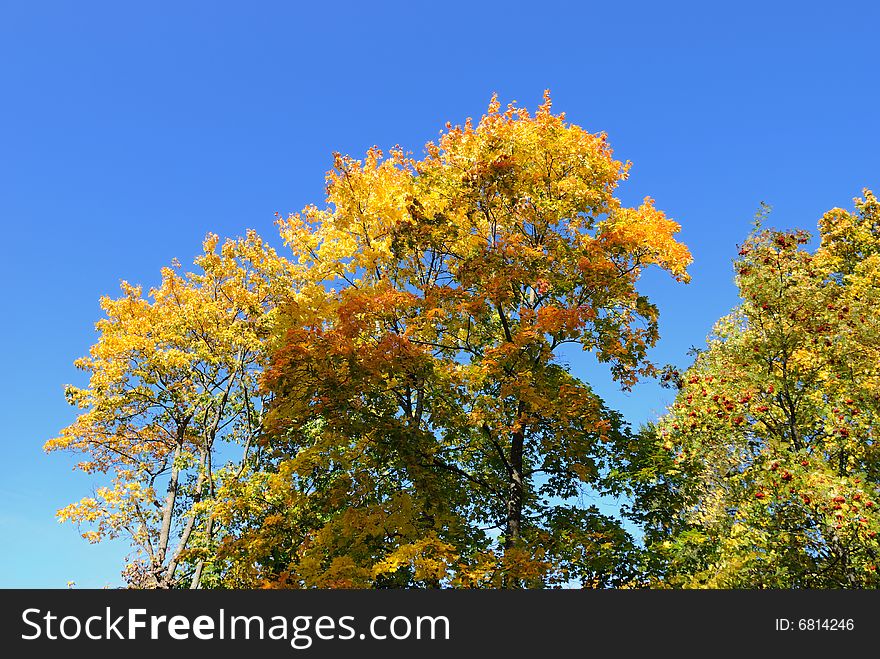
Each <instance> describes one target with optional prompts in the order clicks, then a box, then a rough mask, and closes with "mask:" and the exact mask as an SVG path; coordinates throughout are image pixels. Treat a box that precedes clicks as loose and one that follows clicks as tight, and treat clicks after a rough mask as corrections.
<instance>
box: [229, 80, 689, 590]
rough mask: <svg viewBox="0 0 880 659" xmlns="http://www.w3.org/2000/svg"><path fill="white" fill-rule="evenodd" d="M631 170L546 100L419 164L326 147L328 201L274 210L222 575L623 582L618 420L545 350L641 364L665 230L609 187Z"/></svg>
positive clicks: (662, 220) (451, 133) (680, 259)
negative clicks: (260, 434) (642, 289)
mask: <svg viewBox="0 0 880 659" xmlns="http://www.w3.org/2000/svg"><path fill="white" fill-rule="evenodd" d="M628 168H629V165H628V164H624V163H622V162H620V161H617V160H615V159H614V158H613V155H612V151H611V149H610V147H609V146H608V144H607V141H606V137H605V135H604V134H598V135H594V134H591V133H588V132H587V131H585V130H583V129H582V128H580V127H579V126H576V125H572V124H570V123H566V122H565V117H564V115H562V114H554V113H553V112H552V111H551V104H550V99H549V96H546V97H545V101H544V103H543V104H542V105H541V106H540V107H539V108H538V109H537V111H536V112H535V113H534V114H530V113H529V112H528V111H526V110H525V109H522V108H518V107H515V106H514V105H510V106H508V107H507V109H502V108H501V106H500V104H499V103H498V101H497V100H496V99H494V98H493V100H492V102H491V104H490V106H489V109H488V112H487V113H486V115H485V116H483V117H482V119H481V120H480V121H479V122H478V123H476V124H474V123H473V122H471V121H470V120H468V121H467V122H466V123H465V124H464V125H463V126H455V127H453V126H451V125H447V128H446V131H445V132H443V133H442V135H441V137H440V139H439V141H438V142H437V143H429V144H428V145H427V147H426V154H425V156H424V157H423V158H422V159H414V158H412V157H411V156H409V155H407V154H405V153H403V152H402V151H401V150H400V149H394V150H392V151H391V152H390V153H389V154H388V155H387V156H386V155H385V154H383V153H382V152H381V151H380V150H379V149H377V148H373V149H371V150H370V151H369V152H368V153H367V155H366V157H365V158H364V159H363V160H355V159H353V158H350V157H346V156H341V155H338V156H336V159H335V163H334V168H333V169H332V170H331V171H330V172H329V174H328V177H327V207H326V208H323V209H320V208H318V207H314V206H312V207H308V208H306V209H305V210H304V211H303V212H302V213H299V214H294V215H292V216H290V217H288V218H285V219H284V220H283V221H281V223H280V226H281V231H282V235H283V237H284V239H285V241H286V243H287V245H288V246H289V247H290V249H291V250H292V252H293V254H294V259H293V260H294V262H295V264H296V278H297V280H298V281H299V282H301V283H300V285H299V287H298V288H297V290H296V292H295V294H294V295H293V296H292V299H291V300H290V301H289V302H288V303H287V304H286V305H285V306H284V307H283V309H281V312H280V313H279V315H278V318H277V323H276V324H275V328H274V333H273V337H272V338H271V340H270V341H269V344H270V346H271V347H270V352H271V354H272V359H271V362H270V364H269V366H268V367H267V370H266V373H265V384H266V387H267V389H268V390H269V391H271V392H272V395H273V403H272V406H271V410H270V414H269V421H268V427H269V429H270V432H268V433H267V434H266V435H265V437H264V438H263V442H264V445H265V453H264V455H265V456H266V461H265V463H264V464H262V465H260V466H258V467H256V468H255V470H254V472H253V473H252V475H251V477H250V478H249V479H247V481H246V482H244V481H242V482H239V483H236V484H235V486H234V487H231V488H229V489H228V490H227V491H226V492H225V493H224V496H223V497H222V503H220V504H219V505H218V508H217V509H218V512H217V514H218V518H220V517H222V519H223V521H224V524H225V525H226V526H227V528H229V529H230V532H229V534H228V535H227V536H226V542H225V543H224V544H223V545H222V546H221V547H220V550H219V553H220V556H221V558H222V560H223V561H226V563H225V568H224V570H225V574H226V576H227V581H226V583H227V584H230V585H238V586H242V585H244V586H253V585H261V586H279V587H285V586H294V587H297V586H299V587H301V586H320V587H371V586H372V587H383V586H393V585H422V586H440V585H451V586H468V587H478V586H505V587H520V586H532V587H544V586H552V585H560V584H564V583H569V582H572V581H575V582H578V583H581V584H582V585H585V586H607V585H622V584H624V583H627V582H629V581H631V580H632V579H634V578H635V577H634V575H633V574H632V572H633V560H632V556H633V555H634V554H635V553H636V551H637V550H636V547H635V542H634V541H633V539H632V538H631V537H630V536H629V534H628V533H627V532H626V531H625V530H624V528H623V527H622V525H621V523H620V521H619V520H617V519H615V518H612V517H610V516H606V515H603V514H601V513H600V512H599V511H598V509H597V508H596V507H586V508H585V507H581V506H579V505H577V499H578V496H579V495H580V494H582V493H583V492H584V491H589V492H597V491H598V492H610V491H615V488H616V485H615V484H614V483H613V482H612V481H611V480H610V479H609V478H608V474H609V469H608V464H609V463H608V450H609V449H608V447H611V446H614V445H615V441H616V439H617V438H619V437H620V436H622V435H625V434H626V432H627V430H626V428H625V424H623V423H622V421H621V419H620V418H619V416H617V415H615V414H613V413H612V412H610V411H609V410H607V409H606V408H605V406H604V404H603V403H602V401H601V400H600V399H599V397H598V396H597V395H596V394H595V393H594V392H593V391H592V390H591V388H590V387H589V385H588V384H587V383H585V382H583V381H582V380H580V379H578V378H577V377H575V376H574V375H573V374H572V373H570V372H569V370H568V369H567V367H566V366H565V365H564V364H563V363H562V362H561V361H560V358H559V351H560V348H561V347H562V346H564V345H566V344H577V345H580V346H581V347H582V348H583V349H584V350H586V351H590V352H592V353H593V354H595V356H596V357H597V359H598V361H599V362H600V363H603V364H607V365H608V367H609V369H610V371H611V373H612V375H613V376H614V377H615V378H616V379H617V380H618V381H619V382H620V384H621V385H622V386H624V387H629V386H631V385H633V384H634V383H635V382H636V381H637V380H638V378H640V377H642V376H646V375H651V374H653V373H654V370H655V369H654V366H653V365H652V364H651V363H650V362H649V360H648V359H647V350H648V348H649V347H650V346H651V345H653V344H654V343H655V341H656V340H657V338H658V330H657V318H658V314H657V309H656V308H655V307H654V306H653V305H652V304H651V303H650V301H649V300H648V299H647V298H646V297H645V296H643V295H641V294H640V293H639V292H638V290H637V281H638V279H639V277H640V275H641V273H642V272H643V271H644V269H646V268H648V267H650V266H657V267H659V268H662V269H664V270H666V271H667V272H669V273H670V274H671V275H672V276H673V277H674V278H675V279H678V280H686V279H687V274H686V271H685V268H686V266H687V265H688V263H689V262H690V254H689V252H688V250H687V248H686V247H685V246H684V245H682V244H681V243H679V242H678V241H676V240H675V234H676V233H677V232H678V231H679V225H678V224H677V223H676V222H674V221H672V220H670V219H669V218H667V217H666V216H665V215H664V213H663V212H662V211H660V210H658V209H657V208H655V206H654V204H653V202H652V200H650V199H646V200H645V201H644V203H643V204H642V205H641V206H639V207H637V208H627V207H624V206H623V205H622V204H621V203H620V201H619V200H618V199H617V198H616V197H615V196H614V193H615V189H616V187H617V185H618V183H619V182H620V181H622V180H624V179H625V178H626V177H627V171H628Z"/></svg>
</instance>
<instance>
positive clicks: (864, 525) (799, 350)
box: [641, 190, 880, 588]
mask: <svg viewBox="0 0 880 659" xmlns="http://www.w3.org/2000/svg"><path fill="white" fill-rule="evenodd" d="M819 236H820V244H819V246H818V248H816V249H815V250H810V249H809V247H808V245H809V240H810V236H809V235H808V234H807V233H805V232H803V231H777V230H771V229H763V228H761V227H760V226H759V227H758V228H757V229H756V231H755V232H754V233H753V235H751V236H750V237H749V239H748V240H747V241H746V242H745V243H744V244H743V245H742V247H741V249H740V251H739V258H738V260H737V261H736V264H735V269H736V283H737V286H738V287H739V291H740V297H741V303H740V305H739V306H738V307H737V308H736V309H735V310H734V311H733V313H732V314H730V315H729V316H727V317H725V318H723V319H721V320H720V321H719V322H718V324H717V325H716V327H715V329H714V332H713V335H712V336H711V337H710V339H709V341H708V345H707V347H706V349H705V350H704V351H702V352H701V353H700V354H699V355H698V357H697V359H696V361H695V363H694V365H693V366H692V367H691V368H690V369H688V370H687V371H686V372H685V373H683V374H682V375H681V390H680V392H679V393H678V396H677V398H676V400H675V403H674V405H673V406H672V408H671V409H670V411H669V413H668V415H667V416H666V417H664V418H663V419H662V421H661V422H660V424H659V425H658V433H659V434H658V435H657V443H656V444H655V446H657V447H658V449H659V450H660V451H661V452H666V453H667V454H668V455H669V458H668V459H667V460H666V463H665V467H664V468H663V469H659V470H658V473H659V474H662V477H663V478H664V479H666V480H665V484H666V485H667V486H668V487H661V488H660V490H659V491H661V492H662V493H663V495H664V496H671V497H672V500H674V501H676V503H677V507H676V509H675V511H674V513H673V514H671V515H670V519H672V520H674V523H667V524H666V525H665V527H664V528H665V530H666V532H665V533H657V534H655V536H654V537H653V538H651V540H652V542H650V543H649V547H648V549H649V551H652V552H655V553H657V554H658V555H660V554H662V555H664V556H665V557H666V558H667V559H668V568H669V575H668V576H669V580H670V583H672V584H673V585H685V586H698V587H725V588H729V587H744V588H758V587H775V588H790V587H808V588H850V587H877V586H878V585H880V581H878V577H877V559H878V552H880V544H878V540H877V533H878V531H880V515H878V512H877V508H878V504H877V501H878V478H880V470H878V467H880V463H878V460H880V453H878V444H877V432H878V420H880V417H878V414H880V407H878V400H880V398H878V396H877V394H878V385H880V379H878V376H880V370H878V364H880V352H878V348H880V342H878V339H880V325H878V318H877V314H876V309H877V306H878V304H880V287H878V283H880V204H878V201H877V199H876V197H875V196H874V195H873V194H872V193H871V192H870V191H867V190H866V191H865V193H864V198H863V199H856V202H855V211H854V212H850V211H846V210H843V209H833V210H831V211H829V212H828V213H826V214H825V215H824V216H823V217H822V219H821V221H820V222H819ZM651 498H652V497H651V496H646V497H645V498H644V500H643V501H642V504H641V510H642V512H643V513H645V512H646V511H647V510H649V509H650V508H651Z"/></svg>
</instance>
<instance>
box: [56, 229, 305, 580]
mask: <svg viewBox="0 0 880 659" xmlns="http://www.w3.org/2000/svg"><path fill="white" fill-rule="evenodd" d="M218 245H219V240H218V238H217V236H214V235H210V236H208V238H207V239H206V240H205V243H204V253H203V254H202V255H201V256H199V257H198V258H197V259H196V261H195V264H196V266H197V268H198V272H196V273H184V272H182V271H181V269H180V266H179V264H177V263H175V264H174V265H175V267H173V268H165V269H163V270H162V280H161V284H160V285H159V286H158V287H156V288H154V289H152V290H151V291H150V292H149V298H151V299H148V298H145V297H144V296H143V295H142V289H141V288H140V287H138V286H132V285H130V284H128V283H127V282H122V292H123V295H122V297H120V298H118V299H110V298H107V297H105V298H102V300H101V308H102V309H103V311H104V313H105V317H104V318H103V319H101V320H100V321H99V322H98V323H97V326H96V327H97V330H98V332H99V333H100V337H99V339H98V341H97V343H96V344H95V345H94V346H93V347H92V349H91V351H90V355H89V356H88V357H85V358H82V359H80V360H78V361H77V363H76V364H77V366H78V367H79V368H81V369H82V370H84V371H86V372H88V373H89V382H88V386H86V387H85V388H78V387H74V386H68V387H67V389H66V395H67V399H68V401H69V402H70V403H71V404H72V405H74V406H76V407H77V408H79V409H81V410H84V411H83V412H81V413H80V415H79V416H78V417H77V418H76V420H75V421H74V422H73V423H72V424H71V425H69V426H68V427H66V428H65V429H64V430H62V431H61V433H60V435H59V437H57V438H56V439H53V440H51V441H49V442H47V443H46V445H45V448H46V450H47V451H56V450H66V451H73V452H77V453H82V454H84V459H83V461H82V462H80V463H79V464H78V465H77V466H78V468H79V469H81V470H83V471H85V472H87V473H101V474H106V475H107V476H108V477H109V478H110V483H109V484H108V485H106V486H103V487H100V488H98V489H97V491H96V493H95V495H94V496H92V497H86V498H84V499H82V500H81V501H79V502H77V503H73V504H71V505H69V506H67V507H66V508H64V509H63V510H60V511H59V512H58V516H59V518H60V519H61V520H70V521H74V522H77V523H79V524H82V525H88V526H90V527H91V530H88V531H86V532H85V533H84V534H83V535H84V537H85V538H87V539H88V540H89V541H91V542H97V541H99V540H101V539H103V538H105V537H117V536H127V537H128V538H129V539H130V540H131V542H132V544H133V546H134V547H135V549H136V556H135V557H134V558H133V560H131V562H130V563H129V564H128V565H127V567H126V571H125V573H126V578H127V580H128V582H129V583H130V584H131V585H132V586H135V587H158V588H170V587H176V586H180V585H184V584H186V583H188V584H189V585H191V586H192V587H198V586H199V585H200V583H201V582H202V581H203V580H204V578H205V575H206V563H207V569H208V571H210V570H211V561H212V556H213V553H214V547H215V545H216V542H217V536H218V534H219V533H221V530H220V529H218V528H217V526H216V525H215V523H214V521H215V518H214V515H213V512H212V506H213V502H214V498H215V492H216V489H217V487H218V486H222V485H224V483H225V481H227V480H228V481H234V480H236V479H237V478H238V477H241V476H242V474H243V473H244V471H245V469H246V467H247V464H248V462H249V460H250V459H251V453H252V451H253V449H254V448H255V446H254V443H255V442H254V440H255V437H256V436H257V435H258V434H259V432H260V428H261V425H262V417H263V412H264V407H265V404H266V402H267V396H266V394H265V393H263V392H261V391H259V389H258V382H257V377H258V375H259V373H260V372H261V370H262V366H263V361H264V359H265V354H266V353H265V344H264V339H265V336H266V334H267V332H268V329H269V327H270V325H271V322H272V316H273V314H274V311H275V309H276V307H277V305H278V303H279V301H280V300H281V299H282V298H283V297H284V296H286V295H287V294H288V292H289V290H290V289H291V287H292V280H291V272H292V271H291V270H290V269H289V268H288V263H287V262H286V261H285V260H284V259H282V258H280V257H278V256H277V254H276V253H275V252H274V251H273V250H272V249H271V248H270V247H268V245H266V244H265V243H264V242H263V241H262V240H261V239H260V238H258V237H257V236H256V234H255V233H253V232H250V233H248V235H247V237H246V238H245V239H242V240H238V241H232V240H229V241H226V242H225V243H224V244H223V245H222V246H220V247H219V249H218ZM235 446H237V447H238V449H237V450H238V452H239V454H238V456H237V457H236V458H235V459H234V461H233V462H231V463H230V464H228V465H226V466H224V465H223V463H222V462H221V459H222V460H226V459H228V458H229V457H230V456H232V452H231V451H232V447H235ZM163 490H164V491H163ZM182 566H186V568H187V569H186V570H183V573H182V570H181V567H182Z"/></svg>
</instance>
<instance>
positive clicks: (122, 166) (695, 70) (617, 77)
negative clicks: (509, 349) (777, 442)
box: [0, 0, 880, 587]
mask: <svg viewBox="0 0 880 659" xmlns="http://www.w3.org/2000/svg"><path fill="white" fill-rule="evenodd" d="M298 5H301V6H298ZM307 5H308V8H306V6H307ZM821 8H824V9H821ZM878 18H880V10H878V9H877V5H876V3H873V2H861V3H851V2H834V3H783V2H771V1H768V0H765V1H763V2H757V3H748V2H736V3H709V2H700V3H696V2H695V3H676V2H627V3H623V2H607V1H606V2H571V3H556V2H528V3H517V2H508V3H505V4H503V5H502V4H500V3H488V2H487V3H479V2H477V3H474V2H441V3H431V4H429V3H421V2H413V1H410V2H401V3H381V2H355V3H347V2H332V3H331V2H327V3H320V2H316V3H293V2H285V3H281V2H278V3H274V2H253V3H244V2H239V3H235V4H233V3H223V2H186V3H182V2H149V3H147V2H143V3H130V2H35V1H33V0H3V1H2V2H0V222H2V231H3V245H4V248H3V249H4V254H3V258H2V260H0V268H2V276H0V282H2V284H0V285H2V287H3V289H2V298H0V303H2V308H3V314H2V316H3V322H2V324H0V345H2V346H3V348H2V350H3V362H2V364H3V367H4V369H3V370H4V373H3V377H2V379H0V428H2V430H0V433H2V435H0V442H2V456H3V462H4V464H3V466H4V469H3V476H2V478H0V586H6V587H11V586H33V587H63V586H64V585H65V584H66V582H67V581H68V580H74V581H76V582H77V584H78V585H79V586H103V585H106V584H111V585H112V584H118V583H119V577H118V575H119V567H120V558H121V556H122V555H123V553H124V552H125V547H124V546H123V545H120V544H116V545H114V544H110V545H101V546H97V547H95V546H90V545H88V544H87V543H85V541H83V540H81V539H80V538H79V535H78V532H77V530H76V528H74V527H71V526H68V525H60V524H58V523H57V522H56V521H55V519H54V516H53V515H54V511H55V510H56V509H57V508H59V507H61V506H62V505H64V504H66V503H67V502H69V501H71V500H74V499H77V498H79V497H81V496H83V495H86V494H88V493H89V491H90V488H91V487H92V486H93V484H94V481H92V480H91V479H90V478H89V477H86V476H84V475H81V474H78V473H76V472H73V471H71V468H70V467H71V464H72V462H73V460H72V459H69V458H67V457H65V456H62V455H50V456H47V455H45V454H43V452H42V450H41V446H42V444H43V442H44V441H45V440H46V439H49V438H51V437H53V436H54V435H55V433H56V432H57V431H58V430H59V429H60V428H61V427H62V426H64V425H66V424H67V423H68V422H70V420H71V419H72V418H73V411H72V410H71V409H68V408H67V406H66V404H65V402H64V397H63V385H64V384H65V383H68V382H81V381H82V379H81V376H80V374H78V373H77V372H76V371H75V369H74V368H73V367H72V361H73V360H74V359H75V358H76V357H78V356H80V355H81V354H83V353H85V352H86V351H87V349H88V347H89V345H90V344H91V343H92V342H93V341H94V338H95V334H94V331H93V323H94V321H95V320H97V318H98V314H99V309H98V303H97V301H98V297H99V296H100V295H102V294H108V293H109V294H115V292H116V291H117V290H118V288H117V287H118V282H119V280H120V279H127V280H129V281H133V282H141V283H144V284H146V285H147V286H149V285H151V284H154V283H155V282H156V281H157V274H158V269H159V268H160V266H162V265H165V264H167V263H168V262H169V261H170V260H171V259H172V258H173V257H178V258H180V259H181V260H182V261H186V260H188V259H190V258H191V257H192V256H193V255H194V254H195V253H196V252H197V251H198V249H199V245H200V241H201V239H202V237H203V236H204V234H205V233H206V232H208V231H214V232H217V233H220V234H221V235H232V236H235V235H240V234H242V233H243V232H244V230H245V229H246V228H248V227H253V228H255V229H257V230H258V231H260V232H261V233H262V234H264V235H267V236H270V235H273V233H274V227H273V214H274V212H275V211H278V212H281V213H282V214H284V213H287V212H290V211H295V210H299V209H300V208H301V207H302V206H303V205H305V204H307V203H311V202H318V203H320V202H321V201H322V187H323V174H324V172H325V170H326V169H327V168H328V167H329V165H330V163H331V159H330V154H331V152H332V151H334V150H338V151H342V152H345V153H350V154H353V155H360V154H362V153H363V151H364V150H365V149H366V148H367V147H369V146H370V145H372V144H378V145H379V146H383V147H388V146H391V145H394V144H396V143H400V144H402V145H403V146H405V147H407V148H409V149H411V150H414V151H417V152H418V151H419V150H420V148H421V146H422V145H423V143H424V142H425V141H426V140H428V139H433V138H435V137H436V136H437V133H438V131H439V130H440V129H441V128H442V126H443V124H444V123H445V122H446V121H447V120H450V121H452V122H453V123H457V122H461V121H463V120H464V119H465V118H466V117H467V116H475V117H477V116H479V115H480V114H481V112H482V111H483V110H484V109H485V107H486V105H487V103H488V100H489V97H490V95H491V94H492V92H496V91H497V92H498V93H499V95H500V98H501V100H502V102H507V101H510V100H513V99H516V100H518V101H520V102H521V103H523V104H525V105H527V106H528V107H530V108H533V107H534V106H535V105H536V104H537V103H538V102H539V101H540V98H541V93H542V90H543V89H544V88H546V87H549V88H550V89H551V90H552V92H553V100H554V104H555V108H556V109H557V110H564V111H565V112H566V113H567V115H568V117H569V119H570V120H571V121H573V122H575V123H577V124H580V125H582V126H584V127H585V128H587V129H588V130H590V131H594V132H595V131H600V130H602V131H606V132H607V133H608V135H609V139H610V142H611V144H612V145H613V146H614V147H615V149H616V154H617V155H618V156H619V157H621V158H623V159H629V160H632V161H633V163H634V166H633V169H632V176H631V178H630V180H629V181H628V182H626V183H625V184H624V185H623V187H622V188H621V195H622V197H623V199H624V200H625V201H626V202H627V203H631V204H632V203H637V202H638V201H639V200H640V199H641V198H642V197H643V196H645V195H651V196H653V197H654V198H655V199H656V200H657V204H658V206H659V207H660V208H662V209H664V210H666V211H667V212H668V213H669V214H670V215H671V216H673V217H674V218H676V219H677V220H678V221H679V222H681V224H682V225H683V227H684V230H683V232H682V238H683V240H684V241H685V242H687V244H688V245H689V246H690V247H691V250H692V251H693V254H694V257H695V259H696V260H695V263H694V265H693V268H692V270H691V272H692V275H693V282H692V283H691V284H690V285H689V286H686V287H685V286H680V285H674V284H673V283H671V281H669V280H666V279H664V278H660V277H648V278H647V279H646V280H645V285H646V290H648V291H649V293H650V294H651V295H653V297H654V299H655V301H656V302H657V303H658V304H659V306H660V308H661V330H662V333H663V336H664V338H663V339H662V342H661V344H660V345H659V346H658V348H657V350H655V352H654V357H655V359H657V360H658V361H660V362H676V363H680V364H685V363H687V357H686V356H685V352H686V350H687V349H688V348H689V347H690V346H691V345H700V344H702V342H703V341H704V338H705V336H706V333H707V332H708V330H709V329H710V327H711V326H712V324H713V322H714V321H715V319H717V318H718V317H719V316H721V315H722V314H724V313H725V312H726V311H727V310H728V309H729V308H730V307H732V306H733V305H734V304H735V302H736V299H735V290H734V287H733V284H732V270H731V259H732V257H733V256H734V254H735V251H736V244H737V242H739V241H741V240H742V239H743V238H744V237H745V235H746V234H747V233H748V231H749V228H750V223H751V220H752V216H753V214H754V212H755V210H756V209H757V207H758V204H759V202H760V201H761V200H764V201H767V202H768V203H770V204H772V205H773V206H774V209H775V210H774V213H773V215H772V216H771V217H772V222H773V223H774V224H776V225H784V226H792V225H799V226H804V227H807V228H811V229H812V228H814V227H815V223H816V220H817V218H818V217H819V216H820V215H821V213H822V212H823V211H824V210H825V209H827V208H830V207H833V206H844V207H849V206H850V205H851V200H852V197H854V196H856V195H858V194H860V192H861V189H862V187H865V186H868V187H872V186H873V187H874V188H875V189H877V188H880V180H878V175H880V131H878V116H880V114H878V112H880V111H878V108H880V86H878V78H877V72H878V70H880V56H878V51H877V45H876V44H877V25H878ZM582 359H583V358H582V357H580V356H575V357H574V358H573V360H572V365H573V367H574V368H575V370H576V371H577V372H579V373H582V374H587V375H589V377H591V378H595V381H596V382H597V383H598V385H597V387H598V388H599V390H600V391H601V392H602V393H603V394H604V395H605V396H606V398H607V400H608V401H609V402H610V403H611V404H612V405H613V406H615V407H617V408H618V409H621V410H622V411H623V412H625V413H626V414H627V416H628V417H629V418H630V419H631V420H632V421H634V422H636V423H638V422H641V421H643V420H645V419H648V418H651V417H653V416H656V415H657V414H658V413H659V412H660V411H662V408H663V406H664V404H665V402H666V399H667V398H668V392H665V391H663V390H660V389H658V388H657V387H656V386H642V387H639V388H637V389H636V391H635V392H634V393H632V394H629V395H622V394H620V393H618V392H616V391H615V390H614V389H613V388H612V387H608V386H607V384H606V383H605V379H604V378H602V377H601V375H598V374H596V369H595V368H592V367H589V366H588V365H587V364H586V362H583V361H582Z"/></svg>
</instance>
